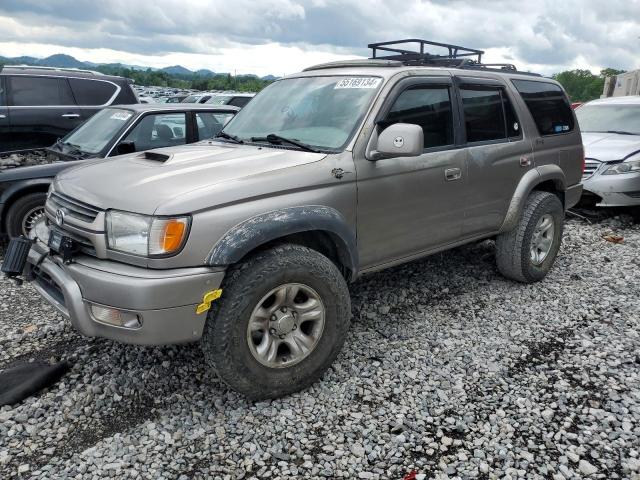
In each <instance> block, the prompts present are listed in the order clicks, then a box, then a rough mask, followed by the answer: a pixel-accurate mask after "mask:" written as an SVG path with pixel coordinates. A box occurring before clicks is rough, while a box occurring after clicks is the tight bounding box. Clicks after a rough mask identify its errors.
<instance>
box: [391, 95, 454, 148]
mask: <svg viewBox="0 0 640 480" xmlns="http://www.w3.org/2000/svg"><path fill="white" fill-rule="evenodd" d="M394 123H410V124H413V125H419V126H420V127H422V131H423V132H424V148H432V147H441V146H444V145H451V144H453V116H452V112H451V98H450V95H449V88H448V87H444V86H431V85H416V86H414V87H410V88H408V89H406V90H405V91H403V92H402V93H401V94H400V95H399V96H398V98H397V99H396V100H395V102H394V103H393V105H392V107H391V109H390V110H389V113H388V114H387V116H386V118H385V119H384V120H383V121H382V122H380V124H381V126H382V127H383V128H386V127H388V126H389V125H392V124H394Z"/></svg>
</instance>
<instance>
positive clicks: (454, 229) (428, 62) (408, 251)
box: [3, 40, 583, 399]
mask: <svg viewBox="0 0 640 480" xmlns="http://www.w3.org/2000/svg"><path fill="white" fill-rule="evenodd" d="M407 43H411V44H413V46H414V49H415V50H414V52H415V53H410V52H408V51H407V46H406V45H405V44H407ZM416 44H417V45H416ZM370 47H371V48H372V49H373V56H374V58H373V59H369V60H362V59H357V60H347V61H342V62H334V63H330V64H324V65H317V66H315V67H310V68H308V69H306V70H305V71H304V72H301V73H298V74H295V75H291V76H289V77H286V78H283V79H280V80H278V81H276V82H274V83H272V84H271V85H269V86H268V87H266V88H265V89H264V90H263V91H262V92H260V93H259V94H258V95H257V96H256V98H255V99H253V100H252V101H251V102H249V104H248V105H247V106H246V107H245V108H244V109H242V110H241V111H240V113H239V114H238V115H237V116H236V117H235V118H234V119H233V120H232V121H231V122H230V123H229V124H228V125H227V126H226V127H225V128H224V130H222V131H221V132H220V134H219V137H220V138H219V139H218V140H219V141H215V142H212V143H214V144H215V146H208V145H207V146H205V145H202V144H196V145H187V146H181V147H170V148H165V149H159V150H154V151H153V152H144V153H140V154H132V155H126V156H122V157H120V158H118V159H116V160H114V161H113V164H109V165H108V164H106V163H105V162H96V163H93V164H91V165H87V166H86V167H85V168H79V169H73V170H72V171H70V172H63V173H61V174H60V175H58V176H57V177H56V179H55V181H54V183H53V185H52V188H51V191H50V197H49V199H48V200H47V203H46V220H45V221H43V222H40V224H41V225H42V231H41V232H40V231H38V230H37V229H36V233H37V236H38V240H37V241H35V242H34V243H32V244H31V245H30V246H29V247H30V249H31V250H30V252H29V253H28V260H27V262H28V263H27V264H26V265H25V263H24V255H23V256H21V257H19V259H20V260H19V261H16V259H14V258H13V257H9V256H5V261H4V265H3V267H4V268H5V271H7V272H9V271H10V272H15V274H16V275H18V274H25V278H26V279H27V280H31V281H32V282H33V283H32V284H33V286H34V288H35V289H36V290H37V291H38V292H39V293H40V294H41V295H42V297H43V299H45V300H46V301H48V302H49V303H51V304H52V305H53V306H54V307H55V308H57V309H58V311H60V312H61V313H62V314H63V315H65V316H66V317H67V318H69V319H70V322H71V324H72V325H74V327H75V328H76V329H77V330H78V331H79V332H81V333H82V334H84V335H87V336H92V337H104V338H110V339H113V340H117V341H121V342H126V343H132V344H145V345H149V344H170V343H184V342H190V341H197V340H201V344H202V349H203V353H204V357H205V359H206V362H207V364H208V366H210V367H211V370H212V371H215V372H216V374H217V376H218V377H219V378H221V379H222V380H223V381H224V382H226V383H227V384H228V385H230V386H231V387H232V388H234V389H235V390H237V391H239V392H242V393H243V394H245V395H247V396H249V397H250V398H254V399H259V398H262V399H263V398H273V397H278V396H281V395H286V394H289V393H291V392H295V391H297V390H300V389H302V388H305V387H307V386H309V385H311V384H312V383H313V382H315V381H316V380H318V379H319V378H320V377H321V376H322V375H323V373H324V372H325V371H326V370H327V369H328V368H329V367H330V365H331V364H332V362H333V361H334V360H335V358H336V357H337V355H338V354H339V352H340V349H341V348H342V345H343V343H344V340H345V338H346V335H347V331H348V329H349V323H350V319H351V306H350V297H349V289H348V282H350V281H355V280H356V279H357V278H359V277H360V276H361V275H363V274H365V273H371V272H375V271H378V270H382V269H385V268H388V267H391V266H395V265H398V264H401V263H404V262H408V261H411V260H415V259H418V258H421V257H425V256H427V255H431V254H434V253H437V252H440V251H443V250H446V249H450V248H453V247H457V246H459V245H462V244H465V243H469V242H476V241H479V240H482V239H487V238H495V241H496V249H495V251H496V262H497V267H498V270H499V271H500V272H501V273H502V274H503V275H505V276H506V277H507V278H510V279H513V280H516V281H519V282H523V283H533V282H536V281H540V280H542V279H543V278H544V277H545V276H546V275H547V273H548V272H549V271H550V269H551V268H552V266H553V264H554V261H555V259H556V256H557V254H558V252H559V249H560V245H561V241H562V232H563V228H564V214H565V210H566V209H567V208H570V207H572V206H573V205H575V203H576V202H577V201H578V199H579V198H580V194H581V192H582V186H581V185H580V179H581V176H582V161H583V156H582V155H583V148H582V139H581V137H580V130H579V129H578V127H577V126H576V121H575V115H574V113H573V111H572V110H571V107H570V105H569V101H568V99H567V97H566V93H565V92H564V90H563V89H562V87H561V86H560V85H559V84H558V83H557V82H555V81H554V80H551V79H548V78H542V77H540V76H536V75H533V74H526V73H521V72H518V71H517V70H516V68H515V67H513V66H512V65H501V66H496V65H483V64H481V63H480V59H481V55H482V54H483V53H484V52H482V51H480V50H474V49H465V48H464V47H460V46H456V45H446V44H440V43H434V42H428V41H419V40H402V41H398V42H395V44H392V42H386V43H381V44H373V45H370ZM378 47H379V48H380V50H383V51H384V50H386V51H389V50H390V51H392V52H395V54H394V55H393V56H387V57H382V58H379V57H377V56H376V49H377V48H378ZM430 47H439V48H443V47H444V48H445V49H447V50H445V52H446V51H448V52H449V54H448V55H446V53H445V55H443V56H437V57H436V56H433V55H430V54H428V53H425V52H426V50H425V48H430ZM378 51H379V50H378ZM454 52H455V53H454ZM472 55H475V56H476V58H477V60H472V59H471V56H472ZM12 247H13V251H18V249H22V250H21V251H22V252H24V249H25V248H26V247H27V246H26V244H25V243H24V242H21V241H19V240H17V239H13V240H12V244H11V245H10V247H9V249H8V251H9V250H12ZM16 257H17V255H16Z"/></svg>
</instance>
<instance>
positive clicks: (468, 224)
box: [456, 77, 533, 237]
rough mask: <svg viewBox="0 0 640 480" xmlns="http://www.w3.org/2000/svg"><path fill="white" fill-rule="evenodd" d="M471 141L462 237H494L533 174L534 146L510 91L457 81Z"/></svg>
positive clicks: (483, 81)
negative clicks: (521, 183)
mask: <svg viewBox="0 0 640 480" xmlns="http://www.w3.org/2000/svg"><path fill="white" fill-rule="evenodd" d="M456 83H457V86H458V88H457V92H458V95H459V96H460V100H461V101H460V105H461V110H462V111H461V117H462V127H463V131H464V137H465V141H466V147H467V148H466V151H467V165H468V182H467V185H468V186H467V191H466V194H465V196H466V203H467V205H468V206H467V210H466V218H465V226H464V231H463V235H464V236H465V237H473V236H476V235H482V234H486V233H491V232H495V231H497V230H498V229H499V228H500V225H501V224H502V222H503V220H504V217H505V214H506V212H507V209H508V207H509V203H510V201H511V198H512V197H513V193H514V192H515V189H516V187H517V185H518V182H519V181H520V178H522V175H524V173H525V172H526V171H527V170H529V169H531V168H533V162H532V158H531V157H532V155H531V143H530V141H529V140H528V139H525V136H524V134H523V129H522V127H521V124H520V120H519V119H518V117H517V115H516V113H515V109H514V106H513V98H512V96H511V94H510V93H509V92H508V89H507V88H506V87H505V85H504V84H503V83H501V82H499V81H497V80H493V79H487V78H474V77H456Z"/></svg>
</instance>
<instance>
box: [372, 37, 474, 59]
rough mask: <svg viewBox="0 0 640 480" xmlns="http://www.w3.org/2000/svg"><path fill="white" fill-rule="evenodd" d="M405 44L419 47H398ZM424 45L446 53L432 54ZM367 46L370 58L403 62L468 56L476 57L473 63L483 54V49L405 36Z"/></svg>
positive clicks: (465, 57) (467, 57)
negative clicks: (383, 53)
mask: <svg viewBox="0 0 640 480" xmlns="http://www.w3.org/2000/svg"><path fill="white" fill-rule="evenodd" d="M405 44H413V45H414V46H417V47H419V49H418V50H417V51H416V50H415V49H414V50H407V49H405V48H400V47H399V45H405ZM426 46H431V47H439V48H446V49H447V50H448V53H447V54H446V55H434V54H432V53H428V52H427V51H426V50H425V47H426ZM368 47H369V48H370V49H371V51H372V56H371V58H372V59H380V60H400V61H401V62H404V63H408V62H411V63H413V62H416V63H432V62H437V63H440V62H439V61H442V60H459V61H464V60H469V57H476V60H475V63H481V62H482V55H483V54H484V51H483V50H477V49H475V48H468V47H461V46H460V45H453V44H450V43H440V42H432V41H430V40H422V39H420V38H406V39H404V40H392V41H390V42H377V43H370V44H369V45H368ZM378 51H383V52H390V53H391V54H392V55H383V56H381V55H379V54H378ZM472 61H473V60H472ZM445 63H446V62H445Z"/></svg>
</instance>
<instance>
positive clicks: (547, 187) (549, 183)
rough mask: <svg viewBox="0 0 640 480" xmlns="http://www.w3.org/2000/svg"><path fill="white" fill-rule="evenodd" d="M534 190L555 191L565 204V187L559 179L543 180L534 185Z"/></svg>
mask: <svg viewBox="0 0 640 480" xmlns="http://www.w3.org/2000/svg"><path fill="white" fill-rule="evenodd" d="M532 191H534V192H535V191H538V192H549V193H553V194H554V195H555V196H556V197H558V198H559V199H560V201H561V202H562V205H563V206H564V189H563V188H562V184H561V183H560V182H559V181H557V180H546V181H544V182H541V183H539V184H538V185H536V186H535V187H533V190H532Z"/></svg>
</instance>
